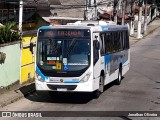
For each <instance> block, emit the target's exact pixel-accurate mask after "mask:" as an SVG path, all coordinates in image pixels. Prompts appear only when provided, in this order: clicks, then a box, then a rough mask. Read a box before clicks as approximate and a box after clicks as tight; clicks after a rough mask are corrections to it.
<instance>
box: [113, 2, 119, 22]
mask: <svg viewBox="0 0 160 120" xmlns="http://www.w3.org/2000/svg"><path fill="white" fill-rule="evenodd" d="M117 5H118V1H116V0H114V10H113V15H114V22H115V23H116V24H117V22H118V20H117V11H118V10H117V7H118V6H117Z"/></svg>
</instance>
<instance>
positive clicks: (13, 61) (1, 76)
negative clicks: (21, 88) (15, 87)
mask: <svg viewBox="0 0 160 120" xmlns="http://www.w3.org/2000/svg"><path fill="white" fill-rule="evenodd" d="M0 52H2V53H5V54H6V59H5V60H4V62H2V61H1V62H0V87H1V88H3V87H7V86H9V85H11V84H13V83H15V82H17V81H19V80H20V74H19V73H20V42H13V43H11V44H2V45H0Z"/></svg>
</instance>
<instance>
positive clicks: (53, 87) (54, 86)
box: [47, 84, 77, 90]
mask: <svg viewBox="0 0 160 120" xmlns="http://www.w3.org/2000/svg"><path fill="white" fill-rule="evenodd" d="M47 86H48V87H49V89H51V90H57V89H58V88H66V89H67V90H74V89H76V87H77V85H50V84H47Z"/></svg>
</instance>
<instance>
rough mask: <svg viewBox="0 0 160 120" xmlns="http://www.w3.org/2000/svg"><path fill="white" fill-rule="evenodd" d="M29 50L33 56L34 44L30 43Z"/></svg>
mask: <svg viewBox="0 0 160 120" xmlns="http://www.w3.org/2000/svg"><path fill="white" fill-rule="evenodd" d="M29 49H30V51H31V52H32V54H33V43H30V46H29Z"/></svg>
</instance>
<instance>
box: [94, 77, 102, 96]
mask: <svg viewBox="0 0 160 120" xmlns="http://www.w3.org/2000/svg"><path fill="white" fill-rule="evenodd" d="M103 92H104V77H103V76H100V82H99V89H98V90H96V91H95V92H94V97H95V98H99V96H100V95H101V93H103Z"/></svg>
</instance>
